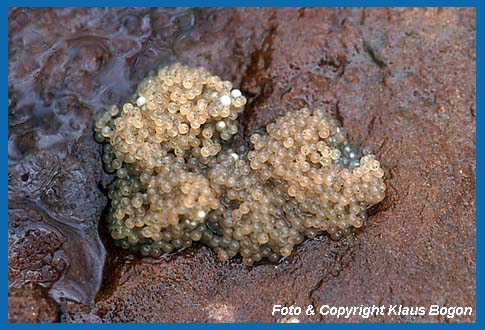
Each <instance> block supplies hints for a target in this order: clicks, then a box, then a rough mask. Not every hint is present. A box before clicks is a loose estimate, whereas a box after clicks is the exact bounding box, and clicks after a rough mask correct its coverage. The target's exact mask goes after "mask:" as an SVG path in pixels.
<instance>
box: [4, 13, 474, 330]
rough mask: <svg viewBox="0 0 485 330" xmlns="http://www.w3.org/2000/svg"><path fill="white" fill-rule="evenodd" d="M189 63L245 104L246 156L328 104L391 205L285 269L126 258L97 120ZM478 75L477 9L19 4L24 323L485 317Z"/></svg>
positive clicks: (12, 55) (205, 254)
mask: <svg viewBox="0 0 485 330" xmlns="http://www.w3.org/2000/svg"><path fill="white" fill-rule="evenodd" d="M173 61H181V62H184V63H190V64H191V65H200V66H204V67H206V68H207V69H209V70H210V71H211V72H213V73H214V74H217V75H218V76H220V77H222V78H223V79H227V80H229V81H232V82H233V84H234V86H239V88H240V89H241V91H242V92H243V93H244V95H246V96H248V104H247V105H246V110H245V112H244V113H243V114H242V118H241V124H242V129H241V130H239V132H238V133H237V135H236V137H235V142H234V147H235V148H237V147H238V146H240V145H243V144H245V143H247V140H248V138H249V136H250V135H251V134H253V133H260V132H262V130H263V129H264V127H266V125H267V124H268V123H270V122H272V121H274V120H275V119H276V118H277V117H279V116H280V115H283V114H285V112H286V111H287V110H288V109H299V108H302V107H309V108H317V107H324V108H326V109H328V112H330V113H331V114H332V115H334V116H335V117H337V118H338V119H339V120H340V121H341V122H342V123H343V126H344V127H345V128H346V130H347V131H348V134H349V136H350V137H351V139H352V140H353V141H352V142H353V143H354V144H361V145H362V146H367V145H368V146H371V147H372V148H373V150H374V151H375V153H376V154H377V155H378V157H379V160H380V161H381V164H382V167H383V168H384V169H386V170H387V171H386V184H387V187H388V191H387V197H386V199H385V200H384V201H383V202H382V203H381V204H380V205H379V206H378V207H376V208H375V209H373V210H371V213H372V215H371V216H370V218H369V220H368V221H367V222H366V225H365V226H364V228H362V229H361V230H359V231H358V232H357V233H356V234H353V235H350V236H348V237H347V238H345V239H343V240H341V241H338V242H335V241H332V240H330V239H329V238H328V237H327V236H319V237H317V238H316V239H314V240H311V241H308V242H306V243H304V244H302V245H301V246H299V247H298V248H296V249H295V251H294V252H293V254H292V255H291V256H290V257H288V258H286V259H285V260H283V261H282V262H280V263H279V264H277V265H275V264H271V263H263V264H261V265H258V266H256V267H247V266H244V265H243V264H241V261H240V260H238V259H235V260H232V261H230V262H229V264H225V265H223V264H222V263H221V262H220V261H219V260H218V258H217V256H216V255H215V253H214V252H212V251H211V250H210V249H209V248H205V247H199V246H197V247H191V248H189V249H188V250H186V251H184V252H182V253H181V254H177V255H175V256H173V257H167V258H165V257H162V258H159V259H150V258H145V259H143V258H140V257H135V256H133V255H132V254H131V253H127V252H123V251H120V250H119V249H117V248H116V247H115V246H114V245H113V244H112V242H111V241H110V240H109V239H108V238H107V237H106V236H107V235H106V234H105V233H106V228H105V224H104V222H100V219H101V218H102V215H103V210H104V207H105V205H106V203H107V198H106V188H107V187H108V185H109V183H110V182H111V180H112V179H113V178H112V176H110V175H108V174H106V173H104V172H103V171H102V169H101V166H100V164H101V162H102V160H101V147H100V146H99V145H97V144H96V143H95V141H94V140H93V139H92V123H93V118H94V117H95V115H96V114H98V113H99V112H100V111H102V109H103V107H105V106H106V105H107V104H114V103H116V104H120V103H121V102H123V101H124V100H125V98H126V95H130V94H131V93H133V91H134V88H135V87H136V84H137V83H138V82H139V81H140V80H141V78H143V77H144V76H146V75H147V74H148V73H149V71H150V70H151V69H153V68H154V67H156V66H157V65H163V64H167V63H170V62H173ZM475 68H476V66H475V11H474V10H472V9H438V8H434V9H311V10H306V9H264V10H262V9H203V10H200V9H183V10H181V9H170V10H167V9H65V10H64V9H58V10H57V9H56V10H51V9H35V10H31V9H19V8H15V9H11V10H10V11H9V288H10V289H9V319H10V320H11V321H55V320H57V319H58V317H60V320H61V321H88V322H100V321H101V322H109V321H111V322H116V321H276V322H289V321H297V320H298V321H301V322H304V321H311V322H314V321H324V322H325V321H336V319H334V318H330V317H320V316H317V315H316V316H313V317H307V316H299V317H297V318H296V319H290V318H287V317H286V318H285V317H281V316H272V315H271V308H272V305H273V304H282V305H285V304H287V305H291V304H295V305H307V304H310V303H313V304H314V305H316V306H318V305H321V304H324V303H326V304H330V305H335V306H345V305H360V304H364V305H372V304H402V305H407V306H420V305H424V306H427V305H429V304H434V303H436V304H440V305H446V306H456V305H463V306H468V305H469V306H473V307H474V306H475V238H476V236H475V117H476V108H475V86H476V84H475ZM98 225H99V227H100V228H99V230H98ZM101 242H103V243H104V244H102V243H101ZM103 265H104V269H103ZM49 295H50V296H51V297H52V298H53V299H54V300H56V301H57V303H56V304H54V302H53V299H52V298H50V297H49ZM74 300H75V301H79V302H74ZM80 302H81V303H80ZM474 319H475V316H474V315H472V316H469V317H464V318H455V319H446V318H444V317H435V316H424V317H416V316H408V317H406V316H397V315H390V316H385V317H377V318H370V319H369V320H370V321H395V322H406V321H418V320H419V321H422V320H425V321H473V320H474ZM349 320H350V321H361V319H360V318H357V317H351V318H350V319H349ZM340 321H342V320H340ZM343 321H345V320H343Z"/></svg>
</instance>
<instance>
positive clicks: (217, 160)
mask: <svg viewBox="0 0 485 330" xmlns="http://www.w3.org/2000/svg"><path fill="white" fill-rule="evenodd" d="M245 103H246V99H245V97H244V96H243V95H242V94H241V92H240V91H239V90H237V89H233V88H232V84H231V83H230V82H228V81H222V80H221V79H220V78H219V77H217V76H213V75H211V74H210V73H209V72H208V71H206V70H205V69H204V68H191V67H187V66H182V65H181V64H173V65H171V66H169V67H164V68H162V69H160V70H159V71H158V72H157V74H154V75H150V76H149V77H147V78H146V79H145V80H143V81H142V82H141V83H140V84H139V86H138V90H137V93H136V94H135V95H134V96H133V97H132V98H131V100H129V101H128V102H126V103H125V104H124V105H123V106H122V108H121V109H119V108H118V107H116V106H114V105H113V106H110V107H108V109H107V111H106V112H104V113H103V114H101V115H100V116H99V117H98V118H97V119H96V122H95V125H94V131H95V139H96V141H98V142H100V143H104V145H103V155H102V161H103V163H104V167H105V169H106V171H107V172H110V173H115V174H116V176H117V178H116V180H115V182H114V183H113V184H112V186H111V188H110V190H109V193H108V196H109V199H110V202H111V205H110V210H109V214H108V217H107V221H108V229H109V231H110V233H111V236H112V237H113V238H114V239H115V242H116V244H118V245H120V246H121V247H123V248H126V249H131V250H133V251H139V252H140V253H141V254H143V255H151V256H154V257H156V256H159V255H161V254H162V253H168V252H171V251H173V250H177V249H181V248H185V247H189V246H191V245H192V243H193V242H194V241H199V242H202V243H204V244H206V245H209V246H210V247H212V248H213V249H214V250H215V251H216V253H217V254H218V256H219V258H220V259H221V260H222V261H225V260H228V259H229V258H231V257H233V256H235V255H236V254H238V253H239V254H240V255H241V256H242V258H243V262H244V263H246V264H253V263H254V262H257V261H260V260H261V259H263V258H268V259H269V260H272V261H276V260H278V259H279V258H281V256H289V255H290V254H291V252H292V251H293V249H294V247H295V246H296V245H297V244H300V243H301V242H303V240H304V239H305V237H309V238H313V237H315V236H316V235H318V234H320V233H322V232H327V233H328V234H330V236H331V237H332V238H333V239H339V238H340V237H342V236H344V235H346V234H347V233H349V231H350V229H351V228H352V227H354V228H359V227H361V226H362V225H363V222H364V220H365V219H366V209H367V207H368V206H370V205H373V204H375V203H378V202H380V201H381V200H382V199H383V198H384V196H385V190H386V186H385V184H384V182H383V176H384V172H383V170H382V169H381V167H380V163H379V161H378V160H377V159H376V158H375V156H374V155H372V154H364V155H361V154H360V153H359V152H358V151H357V150H354V148H352V147H351V146H350V145H349V144H348V142H347V140H346V136H345V132H344V130H343V128H341V127H340V126H339V124H338V122H337V121H336V120H334V119H331V118H328V117H327V116H326V115H325V114H324V113H323V111H322V110H319V109H316V110H314V111H311V110H309V109H306V108H304V109H301V110H298V111H289V112H287V113H286V114H285V115H284V116H283V117H280V118H279V119H278V120H276V122H274V123H271V124H269V125H268V126H267V127H266V131H267V133H266V134H261V135H260V134H254V135H252V136H251V137H250V142H251V146H252V147H251V148H250V149H249V150H250V151H248V150H245V149H242V150H239V152H236V151H234V150H233V149H231V146H230V140H231V138H232V137H233V136H234V134H236V133H237V131H238V124H237V121H236V119H237V117H238V115H239V114H240V113H241V112H242V111H243V109H244V105H245Z"/></svg>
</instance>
